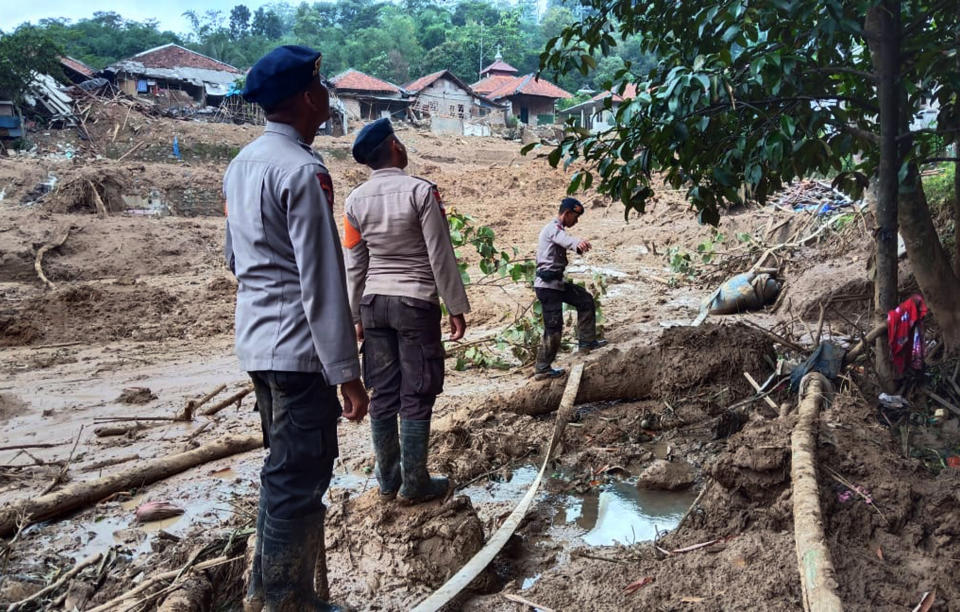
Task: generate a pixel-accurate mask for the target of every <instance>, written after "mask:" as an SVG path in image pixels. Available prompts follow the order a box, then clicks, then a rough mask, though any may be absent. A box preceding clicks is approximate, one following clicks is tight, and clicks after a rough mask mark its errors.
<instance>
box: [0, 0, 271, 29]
mask: <svg viewBox="0 0 960 612" xmlns="http://www.w3.org/2000/svg"><path fill="white" fill-rule="evenodd" d="M236 4H244V5H246V6H247V8H249V9H250V11H251V12H253V11H255V10H256V9H257V8H258V7H259V6H261V5H263V4H268V0H199V1H198V0H162V1H161V2H144V1H143V0H140V1H134V0H82V1H81V0H27V1H24V0H0V30H3V31H4V32H8V31H10V30H13V29H15V28H16V27H17V26H18V25H20V24H21V23H24V22H27V21H30V22H33V23H36V22H37V21H39V20H41V19H44V18H47V17H66V18H68V19H70V20H73V21H77V20H80V19H83V18H88V17H92V16H93V14H94V13H95V12H96V11H113V12H115V13H119V14H120V15H122V16H123V17H126V18H127V19H133V20H134V21H145V20H147V19H156V20H157V21H159V22H160V29H161V30H173V31H174V32H177V33H182V32H188V31H189V30H190V24H189V23H187V20H186V19H185V18H184V17H182V14H183V12H184V11H189V10H194V11H197V12H204V11H207V10H221V11H223V12H224V14H229V13H230V9H231V8H233V7H234V5H236Z"/></svg>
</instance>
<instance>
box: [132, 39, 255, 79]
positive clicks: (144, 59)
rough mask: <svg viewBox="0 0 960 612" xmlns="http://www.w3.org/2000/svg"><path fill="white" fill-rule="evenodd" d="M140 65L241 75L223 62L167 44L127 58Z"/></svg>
mask: <svg viewBox="0 0 960 612" xmlns="http://www.w3.org/2000/svg"><path fill="white" fill-rule="evenodd" d="M129 61H135V62H139V63H140V64H142V65H143V66H144V67H145V68H168V69H175V68H202V69H205V70H219V71H221V72H233V73H236V74H242V73H241V72H240V71H239V70H237V69H236V68H234V67H233V66H231V65H230V64H226V63H224V62H221V61H218V60H215V59H213V58H212V57H207V56H206V55H203V54H202V53H197V52H196V51H191V50H190V49H186V48H184V47H181V46H180V45H177V44H174V43H169V44H166V45H161V46H159V47H154V48H153V49H147V50H146V51H143V52H141V53H138V54H136V55H134V56H133V57H131V58H129Z"/></svg>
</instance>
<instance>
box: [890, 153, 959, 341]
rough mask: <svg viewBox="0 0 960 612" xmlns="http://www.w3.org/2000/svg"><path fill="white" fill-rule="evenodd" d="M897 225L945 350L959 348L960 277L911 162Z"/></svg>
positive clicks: (917, 173) (918, 173)
mask: <svg viewBox="0 0 960 612" xmlns="http://www.w3.org/2000/svg"><path fill="white" fill-rule="evenodd" d="M900 203H901V206H900V225H901V227H902V230H903V241H904V243H906V245H907V256H908V257H909V258H910V268H911V269H912V270H913V275H914V277H916V279H917V284H918V285H920V290H921V291H922V292H923V297H924V298H925V299H926V301H927V305H928V306H929V307H930V310H931V311H932V312H933V316H934V318H935V319H936V320H937V324H938V325H939V326H940V330H941V331H942V332H943V341H944V343H945V344H946V347H947V350H948V351H956V350H958V349H960V278H958V275H957V273H956V272H955V271H954V269H953V267H952V266H951V265H950V256H949V255H948V254H947V251H946V249H944V248H943V244H942V243H941V242H940V236H939V235H938V234H937V229H936V228H935V227H934V226H933V217H931V215H930V208H929V206H928V205H927V198H926V195H925V194H924V192H923V184H922V183H921V182H920V172H919V170H918V168H917V166H916V165H915V164H911V165H910V168H909V169H908V172H907V178H906V180H905V181H904V189H903V192H902V193H901V195H900Z"/></svg>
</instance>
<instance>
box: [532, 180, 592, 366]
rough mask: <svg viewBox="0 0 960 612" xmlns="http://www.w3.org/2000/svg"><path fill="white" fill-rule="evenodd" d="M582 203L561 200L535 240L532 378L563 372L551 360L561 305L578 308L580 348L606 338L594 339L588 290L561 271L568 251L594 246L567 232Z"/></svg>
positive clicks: (556, 343) (560, 332) (558, 333)
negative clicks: (538, 333)
mask: <svg viewBox="0 0 960 612" xmlns="http://www.w3.org/2000/svg"><path fill="white" fill-rule="evenodd" d="M582 214H583V204H581V203H580V202H579V201H578V200H576V199H574V198H564V199H563V201H561V202H560V211H559V213H558V214H557V217H556V218H554V219H552V220H551V221H550V223H547V225H546V226H545V227H544V228H543V229H542V230H541V231H540V238H539V239H538V241H537V277H536V278H535V279H534V281H533V288H534V291H535V292H536V294H537V299H538V300H540V306H541V308H542V309H543V340H542V341H541V344H540V350H539V352H538V353H537V364H536V366H535V376H534V377H535V378H536V379H538V380H540V379H544V378H556V377H558V376H562V375H563V372H564V371H563V370H562V369H557V368H554V367H553V360H554V359H556V358H557V352H558V351H559V350H560V339H561V336H562V335H563V305H564V303H566V304H570V305H571V306H573V307H575V308H576V309H577V335H578V337H579V340H580V350H582V351H589V350H592V349H595V348H599V347H601V346H604V345H605V344H606V343H607V341H606V340H598V339H597V313H596V304H595V303H594V301H593V296H592V295H590V292H589V291H587V290H586V289H584V288H583V287H581V286H579V285H575V284H573V283H571V282H570V281H565V280H564V278H563V272H564V270H565V269H566V267H567V251H576V252H577V253H580V254H583V253H586V252H588V251H589V250H590V249H591V248H593V247H592V246H591V245H590V243H589V242H587V241H586V240H581V239H579V238H574V237H573V236H571V235H570V234H568V233H567V228H571V227H573V226H574V225H576V224H577V221H579V220H580V215H582Z"/></svg>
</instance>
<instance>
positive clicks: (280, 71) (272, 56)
mask: <svg viewBox="0 0 960 612" xmlns="http://www.w3.org/2000/svg"><path fill="white" fill-rule="evenodd" d="M320 58H321V54H320V52H319V51H314V50H313V49H311V48H310V47H301V46H299V45H284V46H282V47H277V48H276V49H274V50H273V51H271V52H270V53H267V54H266V55H264V56H263V57H261V58H260V59H259V60H258V61H257V63H256V64H254V65H253V68H251V69H250V72H248V73H247V84H246V85H245V86H244V88H243V99H244V100H246V101H247V102H256V103H257V104H259V105H260V106H263V107H265V108H270V107H272V106H276V105H277V104H279V103H280V102H283V101H284V100H286V99H287V98H289V97H290V96H292V95H294V94H298V93H300V92H301V91H304V90H306V89H307V87H309V86H310V83H311V82H312V81H313V80H314V79H315V78H317V75H318V74H319V73H320Z"/></svg>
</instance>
